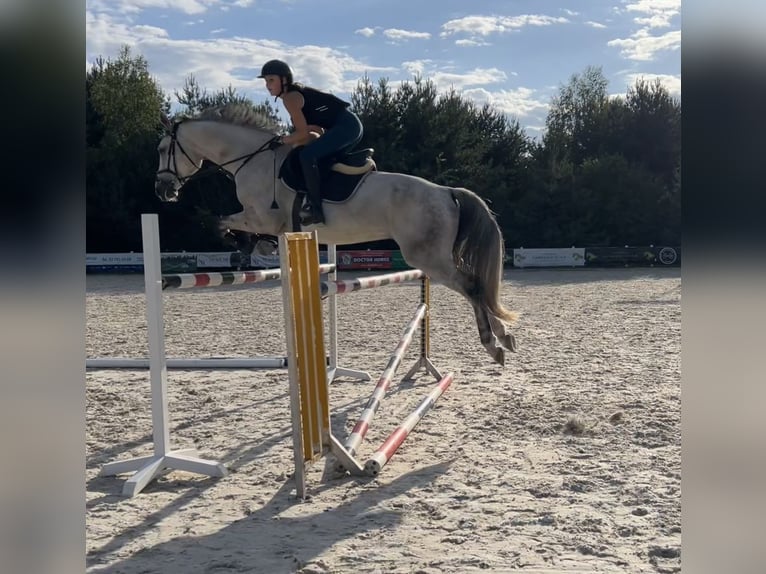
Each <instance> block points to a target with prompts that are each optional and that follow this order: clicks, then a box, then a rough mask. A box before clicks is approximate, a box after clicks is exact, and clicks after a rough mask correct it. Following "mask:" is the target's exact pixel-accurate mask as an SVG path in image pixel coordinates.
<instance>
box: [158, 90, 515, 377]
mask: <svg viewBox="0 0 766 574" xmlns="http://www.w3.org/2000/svg"><path fill="white" fill-rule="evenodd" d="M163 124H164V125H165V130H166V133H164V134H163V135H162V138H161V140H160V143H159V145H158V148H157V150H158V152H159V168H158V171H157V175H156V180H155V193H156V195H157V197H159V199H160V200H162V201H163V202H172V201H177V200H178V199H179V196H180V191H181V188H182V186H183V185H184V183H186V182H187V181H188V180H189V179H191V178H192V177H195V176H196V175H199V174H198V172H199V171H200V170H201V169H202V165H203V162H205V161H207V162H210V163H212V164H214V165H215V166H216V167H217V168H218V169H223V170H225V171H226V172H228V173H229V174H230V175H231V176H232V177H233V178H234V181H235V183H236V194H237V198H238V200H239V202H240V203H241V204H242V206H243V209H242V211H240V212H238V213H235V214H232V215H228V216H223V217H222V218H221V219H220V221H219V228H220V231H221V232H222V233H226V232H231V231H239V232H244V233H248V234H261V235H272V236H277V235H280V234H282V233H285V232H289V231H299V230H301V229H308V230H312V229H316V230H317V234H318V239H319V242H320V243H322V244H336V245H348V244H354V243H364V242H369V241H378V240H386V239H392V240H394V241H395V242H396V243H397V244H398V246H399V248H400V250H401V253H402V257H403V258H404V260H405V261H406V262H407V264H408V265H410V266H411V267H413V268H417V269H421V270H422V271H423V272H424V273H425V274H426V275H427V276H428V277H429V278H430V279H431V280H432V281H436V282H439V283H441V284H443V285H445V286H446V287H448V288H450V289H452V290H454V291H456V292H457V293H459V294H460V295H462V296H463V297H465V298H466V299H467V300H468V302H469V303H470V304H471V306H472V307H473V311H474V315H475V318H476V325H477V327H478V331H479V339H480V341H481V343H482V345H483V346H484V348H485V349H486V350H487V352H488V353H489V355H490V356H491V357H492V359H493V360H494V361H495V362H497V363H499V364H500V365H504V364H505V352H506V351H511V352H515V351H516V340H515V337H514V336H513V334H511V333H510V331H509V327H510V326H511V325H512V324H513V323H514V322H515V321H516V319H517V314H516V313H515V312H512V311H510V310H508V309H507V308H505V307H504V306H503V304H502V303H501V302H500V298H499V295H500V286H501V281H502V273H503V259H504V253H505V246H504V243H503V237H502V232H501V230H500V227H499V226H498V224H497V221H496V220H495V217H494V214H493V213H492V211H491V210H490V208H489V206H488V205H487V203H486V202H485V201H484V200H483V199H481V198H480V197H479V196H478V195H477V194H475V193H474V192H472V191H470V190H468V189H465V188H462V187H448V186H443V185H438V184H435V183H432V182H430V181H427V180H425V179H423V178H420V177H416V176H413V175H407V174H402V173H390V172H384V171H377V170H375V169H373V170H371V171H368V172H367V173H364V174H363V175H361V176H358V177H359V179H360V181H359V182H358V184H356V187H355V189H354V190H353V193H352V194H351V195H350V197H348V199H346V200H344V201H337V202H328V201H323V210H324V214H325V224H319V225H309V226H307V227H304V226H300V225H298V226H297V227H296V219H295V217H294V211H295V212H296V213H297V210H295V209H294V207H293V206H294V205H297V203H296V202H295V200H296V195H297V194H298V193H299V192H298V191H296V189H294V188H292V187H290V186H288V185H287V184H286V183H285V181H284V180H283V178H280V167H282V166H283V163H285V160H286V158H287V157H288V155H289V154H290V152H291V151H292V146H290V145H282V146H278V144H277V143H276V142H277V137H278V135H277V134H278V131H279V125H278V124H277V123H276V122H275V121H274V120H273V119H272V118H270V117H269V116H267V115H266V114H264V113H262V112H261V111H260V110H257V109H254V108H252V107H250V106H243V105H241V104H229V105H226V106H221V107H217V108H209V109H208V110H205V111H203V112H202V113H200V114H198V115H197V116H195V117H191V118H182V119H179V120H176V121H173V122H172V123H171V122H170V120H169V119H168V118H164V120H163ZM323 194H324V189H323Z"/></svg>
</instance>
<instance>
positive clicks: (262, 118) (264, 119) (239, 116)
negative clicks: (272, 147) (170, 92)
mask: <svg viewBox="0 0 766 574" xmlns="http://www.w3.org/2000/svg"><path fill="white" fill-rule="evenodd" d="M192 119H195V120H205V121H213V122H222V123H226V124H234V125H238V126H246V127H252V128H258V129H262V130H266V131H269V132H271V133H274V134H276V133H277V132H278V131H279V128H280V125H279V123H278V122H277V120H275V119H274V118H273V117H271V116H270V115H269V114H267V113H266V112H264V111H263V110H260V109H258V108H255V107H253V106H252V105H248V104H243V103H231V104H226V105H224V106H216V107H212V108H205V109H204V110H202V111H201V112H199V114H197V115H196V116H195V117H194V118H192Z"/></svg>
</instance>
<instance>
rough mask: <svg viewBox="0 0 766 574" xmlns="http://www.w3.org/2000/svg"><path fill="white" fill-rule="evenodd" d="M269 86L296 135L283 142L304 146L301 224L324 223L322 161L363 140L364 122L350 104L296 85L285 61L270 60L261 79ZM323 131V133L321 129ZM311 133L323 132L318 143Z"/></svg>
mask: <svg viewBox="0 0 766 574" xmlns="http://www.w3.org/2000/svg"><path fill="white" fill-rule="evenodd" d="M258 77H259V78H263V79H264V80H265V82H266V89H267V90H268V91H269V94H271V95H272V96H274V100H275V101H276V98H282V103H283V104H284V105H285V109H286V110H287V111H288V113H289V114H290V119H291V120H292V123H293V126H294V127H295V131H294V132H293V133H291V134H289V135H286V136H283V137H282V138H281V142H282V143H285V144H291V145H305V147H304V148H303V149H302V150H301V151H300V152H299V153H300V162H301V167H302V168H303V175H304V176H305V178H306V192H307V193H306V199H305V201H304V203H303V206H302V207H301V212H300V215H301V223H303V224H304V225H311V224H315V223H324V214H323V213H322V198H321V195H320V189H319V160H321V159H323V158H326V157H328V156H332V155H335V154H337V153H338V152H346V151H350V150H351V149H352V148H353V147H354V146H355V145H356V144H358V143H359V141H360V140H361V139H362V132H363V128H362V122H361V121H360V120H359V117H357V115H356V114H355V113H353V112H352V111H350V110H349V109H348V107H349V105H350V104H349V103H348V102H345V101H343V100H341V99H340V98H338V97H336V96H334V95H332V94H330V93H327V92H322V91H320V90H317V89H315V88H310V87H309V86H304V85H303V84H299V83H295V82H294V81H293V71H292V70H291V69H290V66H288V65H287V64H286V63H285V62H283V61H282V60H269V61H268V62H266V63H265V64H264V65H263V68H261V74H260V75H259V76H258ZM318 128H321V129H318ZM311 132H318V133H322V132H324V135H322V136H321V137H320V138H317V139H315V136H312V135H311Z"/></svg>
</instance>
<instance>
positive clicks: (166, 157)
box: [154, 117, 202, 201]
mask: <svg viewBox="0 0 766 574" xmlns="http://www.w3.org/2000/svg"><path fill="white" fill-rule="evenodd" d="M182 123H183V122H180V121H177V122H173V123H171V122H170V120H169V119H168V118H166V117H163V118H162V124H163V125H164V126H165V130H166V131H167V134H166V135H164V136H163V137H162V139H161V140H160V144H159V146H157V151H158V152H159V155H160V166H159V168H158V170H157V177H156V179H155V182H154V193H155V194H156V195H157V197H159V198H160V200H162V201H178V196H179V194H180V190H181V187H183V185H184V183H186V182H187V181H188V180H189V178H191V177H192V176H193V175H194V174H195V173H197V172H198V171H199V169H200V167H201V165H202V160H201V159H195V155H194V154H193V150H191V149H185V148H184V146H183V144H182V142H181V139H180V136H179V132H180V127H181V125H182ZM187 147H188V144H187Z"/></svg>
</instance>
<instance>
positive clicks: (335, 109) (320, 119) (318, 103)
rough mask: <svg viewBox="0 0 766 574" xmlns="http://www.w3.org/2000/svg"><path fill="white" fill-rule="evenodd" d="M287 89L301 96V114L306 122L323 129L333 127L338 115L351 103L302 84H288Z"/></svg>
mask: <svg viewBox="0 0 766 574" xmlns="http://www.w3.org/2000/svg"><path fill="white" fill-rule="evenodd" d="M287 91H288V92H298V93H299V94H300V95H302V96H303V115H304V116H305V117H306V123H307V124H309V125H311V124H313V125H317V126H320V127H322V128H324V129H329V128H331V127H333V126H334V125H335V120H336V119H337V118H338V115H339V114H340V113H341V112H342V111H343V110H345V109H346V108H347V107H348V106H350V105H351V104H349V103H348V102H344V101H343V100H341V99H340V98H339V97H337V96H334V95H332V94H328V93H327V92H322V91H320V90H315V89H314V88H309V87H308V86H304V85H302V84H292V85H290V86H288V88H287Z"/></svg>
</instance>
